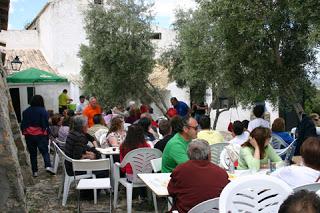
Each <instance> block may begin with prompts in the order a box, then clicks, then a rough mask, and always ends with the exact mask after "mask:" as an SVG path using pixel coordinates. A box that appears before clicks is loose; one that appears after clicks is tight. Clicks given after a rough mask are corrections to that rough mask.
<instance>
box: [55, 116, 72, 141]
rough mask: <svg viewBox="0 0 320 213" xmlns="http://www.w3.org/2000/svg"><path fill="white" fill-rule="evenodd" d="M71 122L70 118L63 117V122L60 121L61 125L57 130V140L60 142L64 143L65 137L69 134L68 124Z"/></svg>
mask: <svg viewBox="0 0 320 213" xmlns="http://www.w3.org/2000/svg"><path fill="white" fill-rule="evenodd" d="M71 122H72V117H69V116H67V117H64V118H63V120H62V125H61V127H60V129H59V132H58V139H59V140H60V141H62V142H65V141H66V139H67V136H68V134H69V129H70V127H69V126H70V124H71Z"/></svg>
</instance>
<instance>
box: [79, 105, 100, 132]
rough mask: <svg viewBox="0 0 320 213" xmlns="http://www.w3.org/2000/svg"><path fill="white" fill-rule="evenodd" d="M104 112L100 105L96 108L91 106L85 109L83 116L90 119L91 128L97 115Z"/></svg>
mask: <svg viewBox="0 0 320 213" xmlns="http://www.w3.org/2000/svg"><path fill="white" fill-rule="evenodd" d="M101 113H102V110H101V107H100V106H99V105H97V106H96V107H95V108H92V107H91V105H90V104H89V105H88V106H87V107H86V108H84V110H83V112H82V114H83V115H84V116H86V117H87V118H88V126H89V128H90V127H91V126H93V124H94V123H93V116H94V115H96V114H101Z"/></svg>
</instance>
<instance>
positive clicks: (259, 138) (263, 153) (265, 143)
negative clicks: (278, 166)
mask: <svg viewBox="0 0 320 213" xmlns="http://www.w3.org/2000/svg"><path fill="white" fill-rule="evenodd" d="M250 136H251V137H250V138H249V140H248V141H247V142H245V143H244V144H242V146H241V149H240V158H239V166H238V169H252V170H259V169H260V168H263V167H264V166H265V165H268V160H271V162H276V163H277V162H281V161H282V160H281V158H280V157H279V155H277V153H276V152H275V151H274V149H273V148H272V146H271V145H270V144H269V143H270V139H271V130H270V129H269V128H265V127H257V128H255V129H253V130H252V132H251V133H250Z"/></svg>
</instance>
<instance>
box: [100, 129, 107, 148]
mask: <svg viewBox="0 0 320 213" xmlns="http://www.w3.org/2000/svg"><path fill="white" fill-rule="evenodd" d="M107 134H108V133H103V134H101V135H100V138H99V139H98V140H99V144H100V146H101V148H103V149H104V148H107V147H109V144H108V141H107Z"/></svg>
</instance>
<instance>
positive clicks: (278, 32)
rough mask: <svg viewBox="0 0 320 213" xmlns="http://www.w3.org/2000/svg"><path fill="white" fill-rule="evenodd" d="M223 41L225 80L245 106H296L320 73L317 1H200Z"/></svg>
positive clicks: (318, 6)
mask: <svg viewBox="0 0 320 213" xmlns="http://www.w3.org/2000/svg"><path fill="white" fill-rule="evenodd" d="M199 2H200V8H202V9H203V10H206V11H207V13H208V14H209V17H210V19H211V20H212V22H213V23H215V24H216V27H217V28H216V29H217V30H218V32H219V34H220V37H221V38H222V40H223V44H224V51H225V55H224V56H225V58H224V66H225V80H226V81H227V82H228V84H229V86H230V87H231V88H232V91H234V95H235V96H237V97H238V99H239V100H240V101H241V102H243V103H252V102H254V101H255V100H258V99H264V100H270V101H272V103H274V104H277V102H278V98H279V96H280V95H282V97H283V98H284V100H285V102H290V103H295V102H296V100H297V97H296V96H295V94H297V92H298V91H299V90H301V85H304V84H305V82H309V79H310V78H311V77H312V76H313V75H314V74H315V73H316V72H317V71H318V68H319V67H318V64H317V62H316V57H315V56H316V53H317V50H316V49H315V47H317V46H318V45H319V40H318V41H317V42H315V41H316V39H315V38H316V35H317V32H319V31H317V29H319V20H320V16H319V15H318V8H320V2H319V1H317V0H306V1H298V0H284V1H249V0H239V1H232V0H202V1H199Z"/></svg>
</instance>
